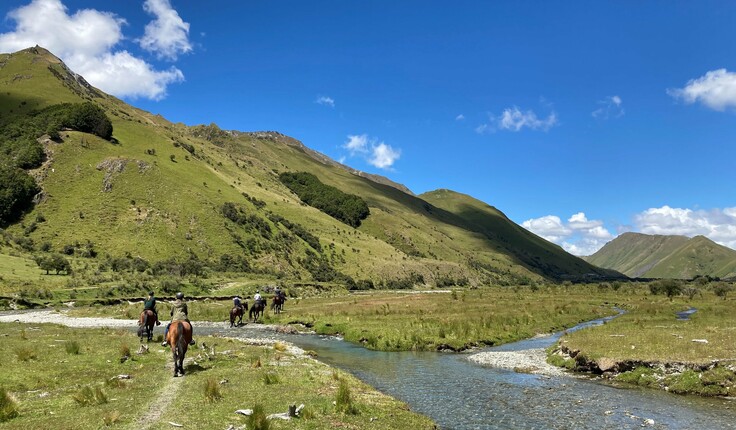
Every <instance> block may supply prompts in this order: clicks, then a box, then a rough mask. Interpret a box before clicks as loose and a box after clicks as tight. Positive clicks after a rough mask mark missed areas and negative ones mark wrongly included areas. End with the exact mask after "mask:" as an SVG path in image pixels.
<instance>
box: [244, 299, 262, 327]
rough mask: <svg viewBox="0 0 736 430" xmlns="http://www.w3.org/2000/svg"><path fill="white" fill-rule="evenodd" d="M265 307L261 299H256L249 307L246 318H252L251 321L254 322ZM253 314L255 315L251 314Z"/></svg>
mask: <svg viewBox="0 0 736 430" xmlns="http://www.w3.org/2000/svg"><path fill="white" fill-rule="evenodd" d="M265 308H266V305H265V304H264V303H263V300H256V301H255V303H253V306H251V307H250V311H249V312H248V319H252V320H253V322H256V321H257V320H258V316H259V315H260V316H263V310H264V309H265ZM253 314H255V317H254V316H253Z"/></svg>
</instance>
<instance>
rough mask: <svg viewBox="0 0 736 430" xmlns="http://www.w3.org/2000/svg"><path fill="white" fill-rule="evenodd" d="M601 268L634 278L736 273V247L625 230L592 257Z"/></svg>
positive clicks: (684, 277)
mask: <svg viewBox="0 0 736 430" xmlns="http://www.w3.org/2000/svg"><path fill="white" fill-rule="evenodd" d="M583 258H584V259H585V260H586V261H588V262H589V263H592V264H595V265H597V266H599V267H605V268H608V269H613V270H617V271H619V272H621V273H623V274H625V275H627V276H629V277H632V278H677V279H692V278H695V277H697V276H711V277H720V278H730V277H734V276H736V250H733V249H731V248H728V247H725V246H723V245H719V244H717V243H715V242H713V241H712V240H710V239H708V238H707V237H705V236H695V237H693V238H688V237H686V236H663V235H647V234H642V233H624V234H622V235H620V236H618V237H617V238H615V239H614V240H612V241H610V242H608V243H607V244H606V245H605V246H603V248H601V249H600V250H598V252H596V253H595V254H593V255H591V256H589V257H583Z"/></svg>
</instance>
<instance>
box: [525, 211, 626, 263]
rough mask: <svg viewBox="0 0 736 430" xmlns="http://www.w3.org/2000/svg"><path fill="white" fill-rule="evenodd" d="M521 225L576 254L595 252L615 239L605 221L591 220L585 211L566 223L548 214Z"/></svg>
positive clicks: (573, 216)
mask: <svg viewBox="0 0 736 430" xmlns="http://www.w3.org/2000/svg"><path fill="white" fill-rule="evenodd" d="M521 225H522V226H523V227H524V228H526V229H527V230H529V231H531V232H533V233H535V234H537V235H539V236H541V237H543V238H545V239H547V240H549V241H550V242H553V243H556V244H558V245H560V246H562V247H563V248H564V249H565V250H566V251H567V252H569V253H571V254H574V255H590V254H593V253H595V252H596V251H597V250H599V249H600V248H601V247H602V246H603V245H605V244H606V243H607V242H609V241H610V240H611V239H613V235H612V234H611V233H610V232H609V231H608V230H607V229H606V228H605V227H603V221H598V220H589V219H588V218H587V217H586V216H585V213H583V212H578V213H576V214H574V215H572V216H571V217H570V218H568V220H567V222H566V223H565V222H563V221H562V220H561V219H560V217H558V216H555V215H546V216H543V217H541V218H533V219H530V220H526V221H524V222H523V223H522V224H521Z"/></svg>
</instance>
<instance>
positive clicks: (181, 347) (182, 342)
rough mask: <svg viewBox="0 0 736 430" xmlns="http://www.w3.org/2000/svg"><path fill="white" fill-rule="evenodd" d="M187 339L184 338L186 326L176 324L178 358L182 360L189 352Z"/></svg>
mask: <svg viewBox="0 0 736 430" xmlns="http://www.w3.org/2000/svg"><path fill="white" fill-rule="evenodd" d="M187 345H188V343H187V339H186V338H185V337H184V324H182V322H181V321H179V322H178V323H177V324H176V356H177V358H179V359H180V360H181V359H183V358H184V354H186V351H187Z"/></svg>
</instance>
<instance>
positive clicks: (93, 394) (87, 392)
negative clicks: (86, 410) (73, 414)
mask: <svg viewBox="0 0 736 430" xmlns="http://www.w3.org/2000/svg"><path fill="white" fill-rule="evenodd" d="M72 398H73V399H74V401H75V402H77V404H78V405H79V406H94V405H102V404H105V403H107V401H108V399H107V394H105V392H104V391H102V388H100V387H95V388H94V389H92V387H90V386H89V385H85V386H84V387H82V389H81V390H79V391H77V392H76V393H74V395H72Z"/></svg>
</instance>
